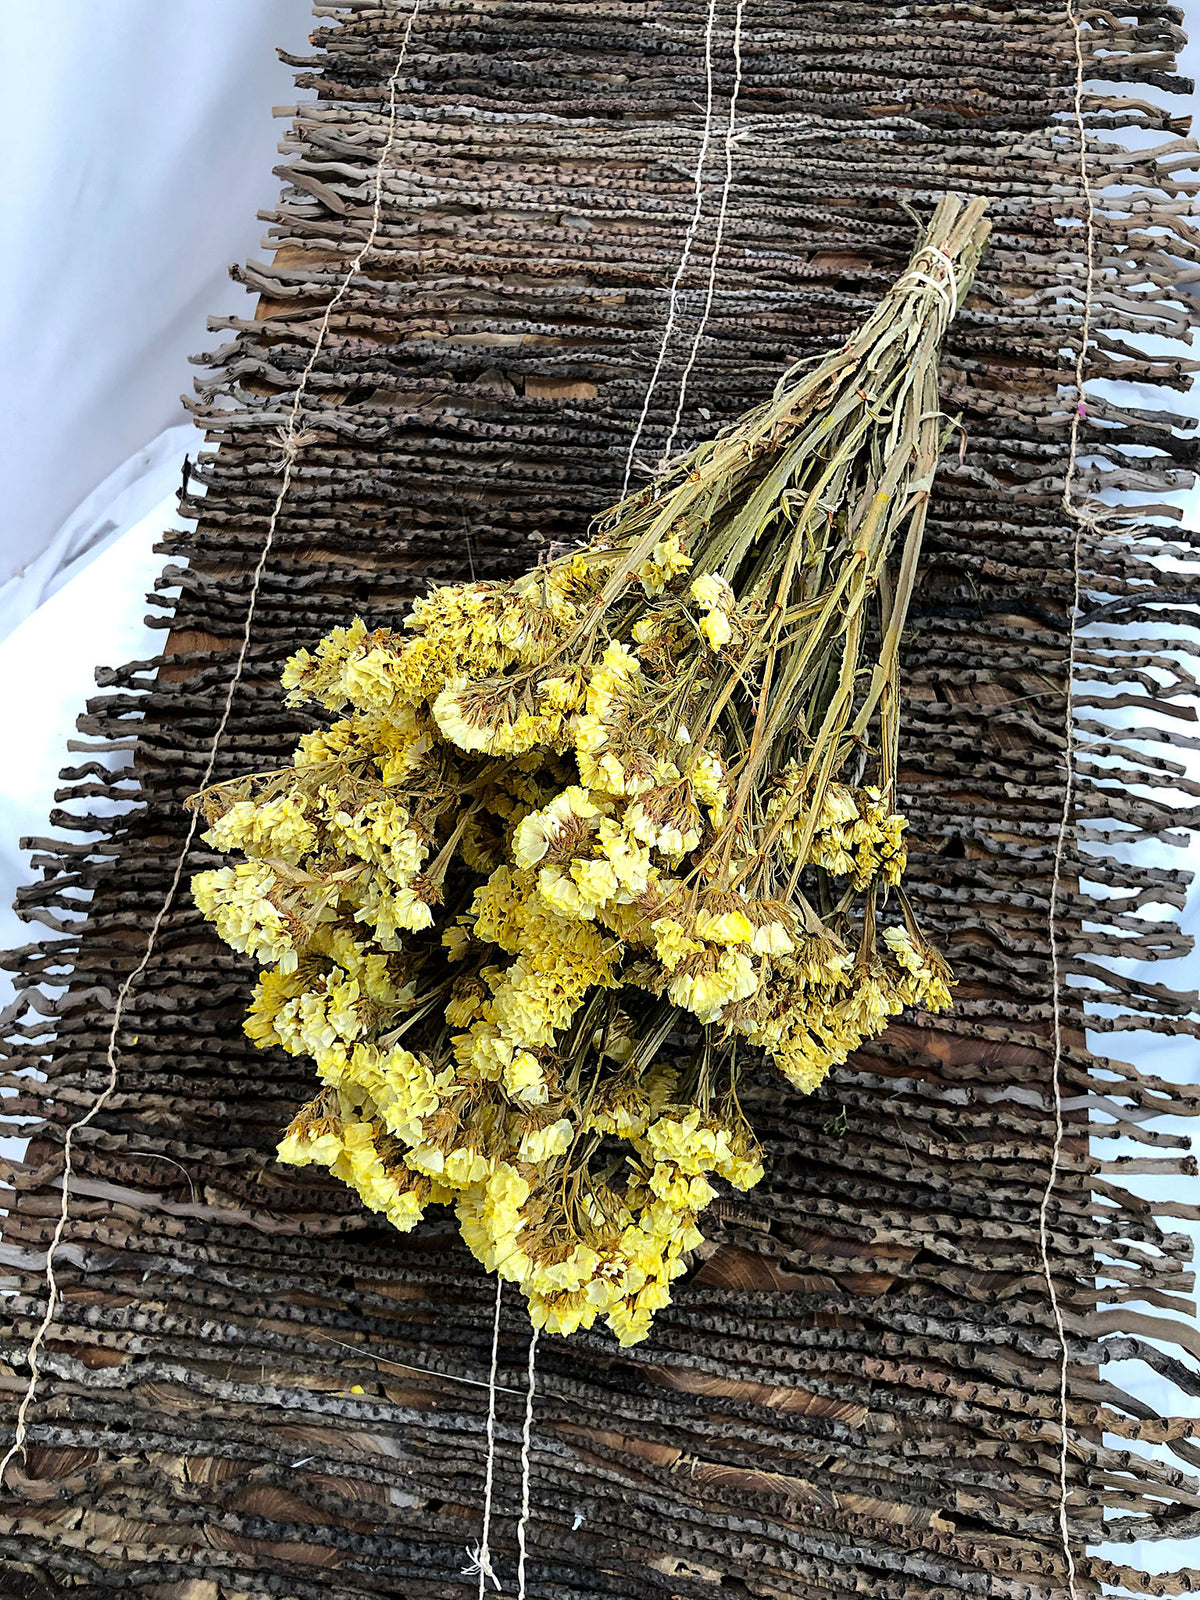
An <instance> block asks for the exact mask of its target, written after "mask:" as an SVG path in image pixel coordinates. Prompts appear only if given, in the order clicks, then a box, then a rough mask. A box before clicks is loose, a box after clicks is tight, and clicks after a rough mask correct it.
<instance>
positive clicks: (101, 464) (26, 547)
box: [0, 0, 310, 637]
mask: <svg viewBox="0 0 1200 1600" xmlns="http://www.w3.org/2000/svg"><path fill="white" fill-rule="evenodd" d="M309 27H310V12H309V5H308V0H40V3H39V4H37V5H21V4H18V3H17V0H12V3H10V4H8V5H0V64H2V67H3V77H4V138H3V140H2V141H0V193H3V195H4V204H3V207H0V328H2V330H3V337H2V338H0V415H2V416H3V418H4V437H3V442H2V449H0V637H2V636H3V635H4V634H6V633H8V632H9V631H10V630H11V628H12V627H14V626H15V624H16V623H17V622H18V621H19V620H20V618H21V617H22V616H24V615H25V614H27V612H28V611H29V610H31V609H32V608H33V607H34V606H35V605H36V604H37V603H38V601H39V600H40V599H42V598H43V597H44V591H45V586H46V584H47V582H48V581H50V580H51V579H52V577H53V574H54V572H55V571H56V570H57V569H58V568H59V567H60V566H61V564H62V561H63V559H64V558H65V557H66V556H67V555H69V554H71V553H75V554H79V553H80V551H79V547H78V543H76V544H75V545H74V546H73V547H72V546H71V544H70V541H67V542H65V543H64V542H63V541H61V540H57V539H56V533H57V530H58V529H59V528H60V526H61V524H62V523H63V522H64V520H65V519H66V518H67V517H68V515H69V514H70V513H71V512H72V511H73V510H74V509H75V507H76V506H78V505H79V503H80V501H81V500H82V499H83V498H84V496H85V495H87V494H89V493H90V492H91V491H92V490H93V489H94V488H95V487H96V485H97V484H98V483H100V482H101V480H102V479H104V478H106V477H107V476H108V474H109V473H110V472H112V471H114V470H115V469H116V468H118V467H120V465H121V463H122V462H124V461H126V460H127V459H128V458H129V457H131V456H133V455H134V454H135V452H137V451H139V450H140V449H141V448H142V447H144V446H145V444H146V442H147V441H148V440H151V439H153V438H154V437H155V436H156V435H157V434H159V433H161V431H162V430H163V429H164V428H167V427H169V426H171V425H172V424H178V423H180V422H182V421H183V420H184V415H185V413H184V412H183V409H182V407H181V406H180V404H179V394H180V391H181V390H183V389H190V388H191V379H192V372H191V369H190V368H189V366H188V364H187V357H188V355H190V354H192V353H194V352H195V351H197V350H200V349H203V348H204V346H205V342H206V339H207V337H208V335H207V334H206V333H205V327H204V319H205V316H206V314H208V313H228V312H233V311H239V310H242V309H244V308H245V306H246V305H247V304H248V303H249V302H248V301H247V298H246V295H245V292H244V291H243V290H242V289H240V288H238V287H237V286H236V285H235V284H232V283H230V282H229V280H228V278H227V268H228V265H229V263H230V262H233V261H237V260H244V259H245V257H246V256H247V255H249V254H261V252H260V251H259V250H258V241H259V237H260V235H261V233H262V231H263V229H262V226H261V225H260V224H259V223H258V222H256V220H255V213H256V211H257V210H258V209H259V208H260V207H263V206H266V205H269V204H270V203H271V202H272V201H273V200H274V198H275V196H276V194H277V193H278V189H279V181H278V179H277V178H275V177H273V176H272V173H271V168H272V167H273V166H275V165H276V164H277V162H278V160H279V157H278V156H277V155H276V153H275V152H276V144H277V142H278V139H279V136H280V130H281V129H282V128H285V127H286V123H278V122H275V121H274V120H273V119H272V117H271V107H272V105H273V104H281V103H282V104H287V103H290V102H292V101H293V100H294V99H295V92H294V90H293V87H292V69H291V68H289V67H286V66H284V64H283V63H282V62H280V61H279V59H278V57H277V55H276V47H277V46H280V47H283V48H285V49H287V50H289V51H290V52H292V53H293V54H305V53H306V52H307V48H308V45H307V39H308V31H309ZM52 545H53V546H55V548H54V550H53V551H52V552H51V553H50V556H49V559H45V557H46V553H47V551H48V550H49V547H51V546H52ZM39 558H42V559H39ZM14 579H15V580H16V581H13V580H14Z"/></svg>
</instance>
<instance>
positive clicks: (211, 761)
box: [0, 0, 423, 1483]
mask: <svg viewBox="0 0 1200 1600" xmlns="http://www.w3.org/2000/svg"><path fill="white" fill-rule="evenodd" d="M422 4H423V0H412V3H411V6H410V8H409V11H408V15H407V20H406V22H405V26H404V32H403V34H402V36H401V41H400V52H399V55H398V56H397V59H396V65H395V67H394V68H393V70H392V74H391V77H390V78H389V79H388V84H387V108H388V117H387V135H386V137H385V139H384V143H383V148H382V149H381V151H380V154H379V160H378V161H377V162H376V165H375V172H374V187H375V201H374V204H373V206H372V208H371V225H370V228H369V229H368V232H367V236H366V239H365V240H364V241H363V244H362V247H361V249H360V250H359V252H358V254H357V255H356V256H355V257H354V260H353V261H352V262H351V264H350V268H349V270H348V271H347V273H346V275H345V277H344V278H343V279H342V282H341V284H340V285H339V286H338V289H337V291H336V293H335V294H334V295H333V297H332V299H331V300H330V301H329V303H328V305H327V306H326V307H325V312H324V315H323V316H322V318H321V321H320V323H319V325H318V328H317V335H316V338H315V339H314V341H313V348H312V354H311V355H310V356H309V358H308V361H307V363H306V365H305V367H304V369H303V371H302V372H301V374H300V381H299V382H298V384H297V385H296V393H295V396H294V398H293V400H292V405H291V410H290V411H289V413H288V419H287V423H286V425H285V426H284V427H283V428H282V429H281V430H280V441H279V442H280V456H281V461H282V467H283V471H282V475H281V478H280V483H279V490H278V493H277V494H276V496H275V502H274V505H273V506H272V508H271V514H270V516H269V518H268V519H267V531H266V534H265V535H264V537H263V545H262V550H261V552H260V554H259V557H258V562H257V565H256V566H255V568H254V576H253V578H252V579H251V583H250V597H249V600H248V602H247V605H246V620H245V624H244V626H243V629H242V640H241V645H240V647H239V649H238V653H237V659H236V661H235V663H234V668H233V672H232V674H231V675H230V679H229V685H228V688H227V689H226V691H225V701H224V705H223V706H222V709H221V715H220V718H219V719H218V722H217V726H216V729H215V731H214V733H213V736H212V740H211V742H210V744H209V747H208V757H207V760H206V762H205V767H204V776H203V777H202V779H201V780H200V788H201V789H204V788H206V787H207V786H208V783H209V781H210V780H211V778H212V775H213V772H214V770H215V768H216V763H217V751H218V749H219V748H220V744H221V740H222V739H223V738H224V736H225V730H226V728H227V727H228V725H229V717H230V713H231V711H232V709H233V700H234V695H235V694H236V693H237V689H238V685H239V684H240V683H241V680H242V674H243V672H244V670H245V666H246V656H247V653H248V651H249V648H250V636H251V632H252V630H253V627H254V615H255V611H256V609H257V606H258V596H259V591H260V589H261V588H262V580H263V574H264V573H265V571H266V566H267V560H268V558H269V556H270V554H271V549H272V546H273V545H274V542H275V530H276V528H277V526H278V522H279V514H280V511H281V510H282V509H283V503H284V501H285V500H286V499H287V496H288V491H289V490H290V488H291V485H292V477H293V474H294V472H295V466H296V461H297V458H298V456H299V454H300V451H301V449H302V448H303V446H304V444H305V443H307V442H308V440H307V438H306V436H305V435H303V434H302V433H301V430H300V412H301V407H302V406H303V403H304V395H305V391H306V389H307V387H308V380H309V378H310V377H311V375H312V371H313V368H314V367H315V366H316V364H317V361H318V359H319V357H320V354H321V350H322V348H323V347H324V344H325V339H326V336H327V335H328V333H329V325H330V321H331V319H332V317H333V313H334V311H335V310H336V309H337V307H338V306H339V305H340V303H341V301H342V300H343V299H344V297H345V295H346V293H347V291H348V290H349V288H350V285H351V284H352V283H353V281H354V279H355V278H356V277H357V276H358V273H359V271H360V270H361V268H362V265H363V262H364V261H365V260H366V258H367V256H368V254H369V253H370V251H371V250H372V249H373V248H374V245H375V241H376V239H377V238H378V235H379V229H380V223H381V218H382V213H383V174H384V170H385V168H386V165H387V162H388V158H389V157H390V155H391V153H392V147H393V145H394V144H395V139H396V113H397V106H398V92H399V83H400V73H401V71H402V70H403V68H404V63H405V61H406V59H407V57H408V47H409V42H410V40H411V38H412V30H413V24H414V22H415V21H416V19H417V13H418V12H419V11H420V9H421V6H422ZM199 821H200V812H199V810H194V811H193V812H192V814H191V819H190V821H189V823H188V828H187V832H186V834H185V835H184V840H183V846H182V848H181V850H180V851H179V855H178V857H177V859H176V862H175V870H174V872H173V873H172V875H171V882H170V884H169V886H168V888H167V892H166V895H165V896H164V898H163V902H162V905H161V906H160V907H159V909H158V912H157V914H156V915H155V918H154V920H153V922H152V923H151V924H150V932H149V934H148V935H147V938H146V945H145V948H144V950H143V952H142V957H141V960H140V961H139V962H138V964H137V965H136V966H135V967H134V968H133V970H132V971H131V972H130V973H129V974H128V975H127V976H126V978H125V979H124V981H123V982H122V984H121V986H120V988H119V989H118V991H117V997H116V1001H115V1003H114V1005H113V1014H112V1023H111V1026H110V1028H109V1033H108V1045H107V1048H106V1050H105V1062H106V1064H107V1067H108V1077H107V1079H106V1081H105V1084H104V1087H103V1089H102V1090H101V1091H100V1093H99V1094H98V1095H97V1096H96V1098H95V1100H93V1101H92V1104H91V1106H90V1107H89V1108H88V1110H87V1111H86V1112H85V1113H84V1114H83V1116H81V1117H80V1118H79V1119H78V1120H77V1121H75V1122H73V1123H72V1124H71V1125H70V1127H69V1128H68V1129H67V1132H66V1136H65V1138H64V1140H63V1174H62V1202H61V1204H60V1206H59V1213H58V1219H57V1221H56V1223H55V1226H54V1232H53V1234H52V1235H51V1238H50V1243H49V1245H48V1247H47V1250H46V1274H45V1282H46V1310H45V1313H44V1314H43V1316H42V1320H41V1322H40V1323H39V1325H38V1327H37V1330H36V1331H35V1333H34V1335H33V1338H32V1339H31V1340H30V1343H29V1348H28V1350H27V1352H26V1360H27V1362H28V1364H29V1378H28V1381H27V1382H26V1385H25V1390H24V1393H23V1394H22V1396H21V1403H20V1405H19V1407H18V1409H17V1420H16V1426H15V1428H14V1430H13V1440H12V1443H11V1444H10V1445H9V1447H8V1449H7V1450H6V1451H5V1453H4V1456H3V1457H2V1458H0V1483H2V1482H3V1480H4V1474H5V1472H6V1471H7V1470H8V1467H9V1464H10V1463H11V1462H12V1461H14V1460H15V1459H16V1458H17V1457H18V1456H20V1455H23V1454H24V1451H25V1440H26V1437H27V1435H28V1431H29V1425H28V1417H29V1409H30V1407H31V1406H32V1404H33V1401H34V1399H35V1397H36V1394H37V1387H38V1380H39V1378H40V1376H41V1365H40V1360H39V1358H40V1355H41V1350H42V1346H43V1345H44V1343H45V1340H46V1335H47V1334H48V1333H49V1331H50V1328H51V1327H52V1326H53V1323H54V1319H55V1316H56V1315H57V1312H58V1306H59V1300H60V1294H59V1286H58V1278H57V1276H56V1275H55V1271H54V1257H55V1255H56V1254H57V1252H58V1249H59V1247H60V1246H61V1244H62V1241H63V1237H64V1235H65V1233H66V1230H67V1222H68V1220H69V1217H70V1209H71V1175H72V1171H73V1166H72V1159H73V1154H74V1145H75V1136H76V1134H78V1133H81V1132H82V1131H83V1129H84V1128H86V1127H87V1126H88V1125H89V1123H91V1122H92V1120H93V1119H94V1118H95V1117H97V1116H98V1115H99V1114H100V1112H101V1111H102V1110H103V1109H104V1107H105V1106H106V1105H107V1104H108V1102H109V1101H110V1100H111V1099H112V1097H113V1095H114V1094H115V1093H116V1090H117V1082H118V1076H119V1070H120V1069H119V1065H118V1060H119V1058H118V1052H117V1034H118V1033H119V1031H120V1027H121V1019H122V1018H123V1016H124V1014H125V1005H126V1002H127V1001H128V999H129V995H130V993H131V991H132V989H133V986H134V985H135V984H136V983H137V981H138V979H139V978H140V977H141V976H142V974H143V973H144V972H145V971H146V969H147V967H148V966H149V965H150V961H151V959H152V957H153V955H154V951H155V948H156V946H157V944H158V936H159V933H160V932H161V931H162V926H163V923H164V922H165V921H166V919H167V917H168V916H169V915H170V913H171V910H172V908H173V906H174V904H175V896H176V895H177V894H178V892H179V885H180V884H181V882H182V881H183V874H184V871H185V870H186V867H187V858H188V853H189V852H190V850H191V848H192V842H193V840H194V839H195V837H196V829H197V826H198V824H199Z"/></svg>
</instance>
